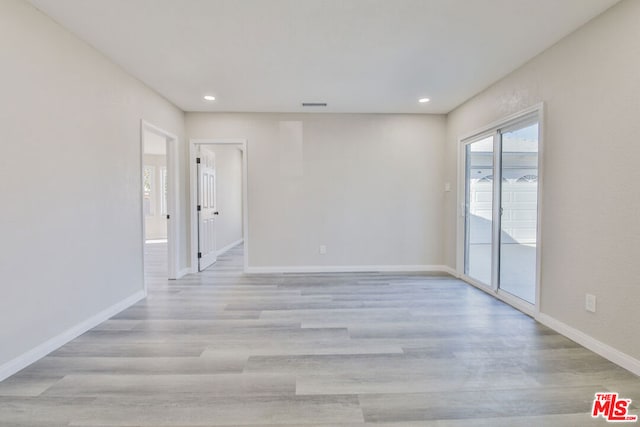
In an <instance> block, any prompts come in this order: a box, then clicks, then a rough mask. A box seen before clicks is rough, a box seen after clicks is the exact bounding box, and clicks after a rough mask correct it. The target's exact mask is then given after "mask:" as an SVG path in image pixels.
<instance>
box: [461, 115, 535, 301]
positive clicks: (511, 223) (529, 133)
mask: <svg viewBox="0 0 640 427" xmlns="http://www.w3.org/2000/svg"><path fill="white" fill-rule="evenodd" d="M538 127H539V126H538V114H537V112H536V113H535V114H532V115H529V116H525V117H521V118H519V119H518V120H515V121H512V122H510V123H507V124H506V125H505V126H501V127H496V128H494V129H492V130H491V131H490V132H488V133H485V134H484V135H480V136H478V137H475V138H471V139H470V140H467V141H465V143H464V156H465V159H464V161H465V162H464V164H465V212H464V217H465V227H464V230H465V245H464V251H465V252H464V272H465V275H467V276H468V277H469V278H470V279H472V280H474V281H475V282H478V283H480V284H483V285H486V286H488V287H491V288H493V289H494V290H495V291H497V292H505V293H508V294H510V295H512V296H515V297H518V298H520V299H521V300H524V301H526V302H528V303H530V304H535V303H536V274H537V249H536V247H537V243H538V242H537V228H538V160H539V159H538V144H539V141H538ZM487 135H488V136H487Z"/></svg>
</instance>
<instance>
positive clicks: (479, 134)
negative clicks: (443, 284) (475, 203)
mask: <svg viewBox="0 0 640 427" xmlns="http://www.w3.org/2000/svg"><path fill="white" fill-rule="evenodd" d="M532 118H535V119H537V121H538V203H537V207H538V211H537V218H536V220H537V227H536V269H535V271H536V280H535V286H536V290H535V294H536V301H535V304H530V303H528V302H526V301H524V300H522V299H520V298H518V297H516V296H513V295H511V294H509V293H508V292H506V291H501V290H500V289H499V286H498V283H499V274H500V265H499V251H500V246H501V245H500V233H501V228H502V226H501V223H500V208H501V200H500V198H501V195H502V186H501V184H502V164H501V163H502V138H501V133H502V132H503V131H509V130H511V129H513V127H514V126H517V125H518V124H520V123H526V122H527V121H528V120H531V119H532ZM488 136H493V137H494V152H493V156H494V157H493V168H494V179H493V202H492V206H493V209H492V211H493V221H492V230H491V233H492V234H491V236H492V239H493V244H492V251H491V258H492V263H491V283H487V284H482V283H479V282H478V281H476V280H474V279H473V278H471V277H469V276H468V275H467V274H466V273H465V263H466V257H467V254H466V249H467V248H466V239H467V235H466V223H467V221H466V220H467V219H466V208H467V206H466V204H467V200H466V198H467V188H466V186H467V176H466V174H467V167H466V166H467V165H466V161H467V159H466V147H467V145H469V144H471V143H473V142H475V141H479V140H481V139H483V138H486V137H488ZM543 139H544V105H543V104H542V103H540V104H536V105H534V106H532V107H529V108H527V109H524V110H522V111H519V112H517V113H514V114H511V115H509V116H507V117H503V118H502V119H500V120H497V121H495V122H493V123H490V124H488V125H486V126H483V127H482V128H480V129H477V130H476V131H474V132H470V133H468V134H466V135H464V136H462V137H461V138H459V139H458V215H457V238H456V241H457V245H456V247H457V254H456V255H457V262H456V271H457V274H458V276H459V277H460V278H461V279H462V280H464V281H465V282H467V283H469V284H471V285H473V286H475V287H477V288H479V289H481V290H483V291H485V292H487V293H489V294H491V295H493V296H495V297H496V298H498V299H500V300H502V301H504V302H506V303H507V304H509V305H511V306H513V307H515V308H516V309H518V310H520V311H522V312H523V313H525V314H528V315H530V316H533V317H536V316H537V315H538V313H539V312H540V296H541V291H540V288H541V286H540V283H541V272H542V264H541V260H542V244H543V242H542V226H541V225H542V222H541V219H542V216H541V213H542V200H543V197H542V194H543V181H544V173H543V158H544V156H543V147H544V144H543ZM496 208H497V209H496ZM495 242H497V244H496V243H495ZM487 285H489V286H487Z"/></svg>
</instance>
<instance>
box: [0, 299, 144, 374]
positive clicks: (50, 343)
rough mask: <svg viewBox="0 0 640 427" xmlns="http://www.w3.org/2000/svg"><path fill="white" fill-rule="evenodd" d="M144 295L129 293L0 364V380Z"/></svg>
mask: <svg viewBox="0 0 640 427" xmlns="http://www.w3.org/2000/svg"><path fill="white" fill-rule="evenodd" d="M145 297H146V293H145V291H144V290H141V291H138V292H136V293H135V294H133V295H131V296H130V297H128V298H125V299H123V300H122V301H120V302H118V303H116V304H114V305H112V306H111V307H109V308H106V309H104V310H102V311H101V312H99V313H98V314H96V315H94V316H91V317H90V318H88V319H86V320H85V321H83V322H80V323H79V324H77V325H75V326H73V327H72V328H70V329H67V330H66V331H64V332H63V333H61V334H59V335H57V336H55V337H53V338H50V339H49V340H47V341H45V342H43V343H42V344H40V345H38V346H36V347H35V348H33V349H31V350H29V351H27V352H26V353H24V354H22V355H20V356H18V357H16V358H15V359H13V360H10V361H8V362H7V363H5V364H3V365H1V366H0V381H3V380H5V379H6V378H8V377H10V376H11V375H13V374H15V373H17V372H19V371H21V370H22V369H24V368H26V367H27V366H29V365H31V364H32V363H34V362H36V361H38V360H40V359H42V358H43V357H45V356H46V355H47V354H49V353H51V352H52V351H54V350H57V349H58V348H60V347H62V346H63V345H65V344H66V343H68V342H69V341H71V340H73V339H75V338H77V337H78V336H80V335H82V334H83V333H85V332H87V331H88V330H89V329H91V328H94V327H96V326H98V325H99V324H100V323H102V322H104V321H105V320H107V319H109V318H111V317H113V316H115V315H116V314H118V313H120V312H121V311H122V310H124V309H126V308H128V307H130V306H132V305H133V304H135V303H137V302H138V301H140V300H141V299H144V298H145Z"/></svg>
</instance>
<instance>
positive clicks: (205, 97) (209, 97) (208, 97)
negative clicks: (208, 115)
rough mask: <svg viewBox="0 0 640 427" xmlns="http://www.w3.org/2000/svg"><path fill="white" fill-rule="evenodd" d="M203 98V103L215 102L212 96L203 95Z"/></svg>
mask: <svg viewBox="0 0 640 427" xmlns="http://www.w3.org/2000/svg"><path fill="white" fill-rule="evenodd" d="M203 98H204V100H205V101H215V100H216V97H215V96H213V95H205V96H203Z"/></svg>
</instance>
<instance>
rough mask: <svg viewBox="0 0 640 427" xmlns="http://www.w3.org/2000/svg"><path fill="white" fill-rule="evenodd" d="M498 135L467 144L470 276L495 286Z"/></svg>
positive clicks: (467, 267)
mask: <svg viewBox="0 0 640 427" xmlns="http://www.w3.org/2000/svg"><path fill="white" fill-rule="evenodd" d="M493 140H494V137H493V136H489V137H487V138H484V139H481V140H478V141H475V142H472V143H469V144H467V145H466V146H465V150H466V153H465V159H466V178H465V181H466V185H465V187H466V189H465V193H466V194H465V265H464V272H465V274H466V275H467V276H469V277H471V278H472V279H475V280H477V281H478V282H480V283H482V284H485V285H487V286H490V285H491V271H492V262H491V261H492V255H491V254H492V247H491V242H492V238H491V235H492V229H493V209H492V206H493V152H494V151H493V145H494V144H493V142H494V141H493Z"/></svg>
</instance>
